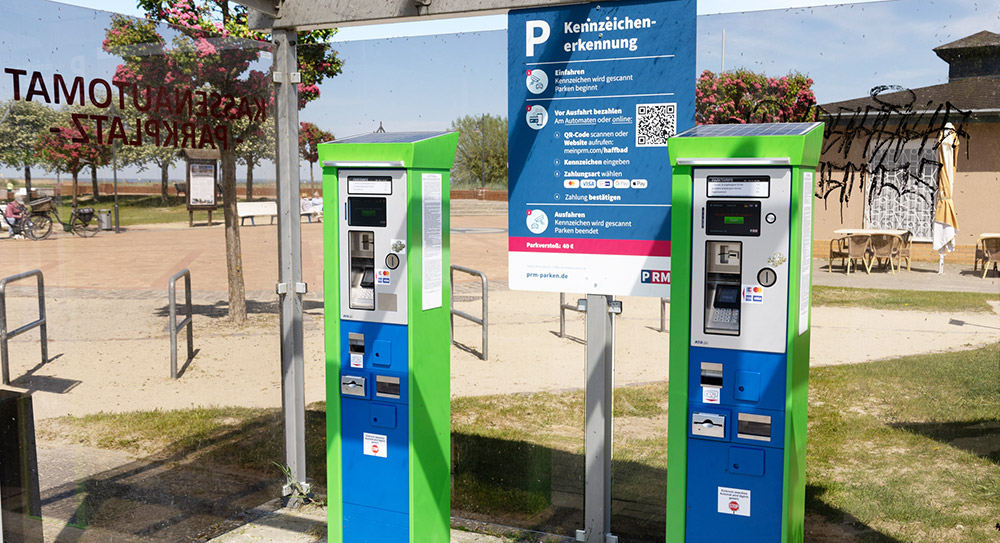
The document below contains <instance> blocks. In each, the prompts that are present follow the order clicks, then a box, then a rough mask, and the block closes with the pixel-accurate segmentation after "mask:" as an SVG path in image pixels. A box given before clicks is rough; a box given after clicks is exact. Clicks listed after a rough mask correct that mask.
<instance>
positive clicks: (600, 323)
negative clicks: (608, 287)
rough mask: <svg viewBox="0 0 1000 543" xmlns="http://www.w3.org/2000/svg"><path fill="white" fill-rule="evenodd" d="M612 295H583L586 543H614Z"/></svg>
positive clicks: (613, 353)
mask: <svg viewBox="0 0 1000 543" xmlns="http://www.w3.org/2000/svg"><path fill="white" fill-rule="evenodd" d="M613 300H614V297H613V296H605V295H600V294H588V295H587V384H586V390H587V392H586V395H587V398H586V404H587V414H586V442H585V451H584V454H585V457H586V482H585V486H584V488H585V490H584V499H583V508H584V517H583V520H584V533H583V534H578V535H577V539H578V540H579V539H580V537H579V536H580V535H584V539H583V541H585V542H586V543H609V542H613V541H617V538H615V537H614V536H612V535H611V534H610V530H611V438H612V419H611V406H612V399H613V389H614V357H615V320H614V315H613V314H612V313H611V305H612V301H613Z"/></svg>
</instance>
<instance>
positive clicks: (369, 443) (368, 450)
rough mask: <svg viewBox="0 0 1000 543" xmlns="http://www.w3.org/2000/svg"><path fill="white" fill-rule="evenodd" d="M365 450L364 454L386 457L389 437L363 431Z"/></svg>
mask: <svg viewBox="0 0 1000 543" xmlns="http://www.w3.org/2000/svg"><path fill="white" fill-rule="evenodd" d="M364 442H365V450H364V453H365V455H366V456H377V457H379V458H388V453H389V439H388V438H386V436H384V435H382V434H369V433H368V432H365V439H364Z"/></svg>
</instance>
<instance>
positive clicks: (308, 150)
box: [299, 123, 333, 190]
mask: <svg viewBox="0 0 1000 543" xmlns="http://www.w3.org/2000/svg"><path fill="white" fill-rule="evenodd" d="M327 141H333V134H332V133H330V132H327V131H326V130H323V129H322V128H320V127H318V126H316V125H314V124H313V123H299V155H300V156H301V157H302V158H304V159H306V162H308V163H309V189H310V190H312V186H313V164H315V163H316V162H318V161H319V144H321V143H324V142H327Z"/></svg>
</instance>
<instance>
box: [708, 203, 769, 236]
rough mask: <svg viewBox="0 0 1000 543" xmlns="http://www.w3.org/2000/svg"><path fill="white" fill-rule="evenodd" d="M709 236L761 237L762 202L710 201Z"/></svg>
mask: <svg viewBox="0 0 1000 543" xmlns="http://www.w3.org/2000/svg"><path fill="white" fill-rule="evenodd" d="M707 211H708V217H707V220H706V224H705V227H706V228H705V233H706V234H708V235H709V236H759V235H760V202H729V201H726V202H720V201H713V200H709V201H708V210H707Z"/></svg>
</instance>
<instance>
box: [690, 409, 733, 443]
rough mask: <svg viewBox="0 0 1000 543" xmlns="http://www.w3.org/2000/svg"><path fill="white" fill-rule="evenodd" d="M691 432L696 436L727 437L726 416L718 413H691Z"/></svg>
mask: <svg viewBox="0 0 1000 543" xmlns="http://www.w3.org/2000/svg"><path fill="white" fill-rule="evenodd" d="M691 433H692V434H694V435H696V436H703V437H717V438H719V439H725V438H726V416H725V415H719V414H717V413H698V412H694V413H691Z"/></svg>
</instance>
